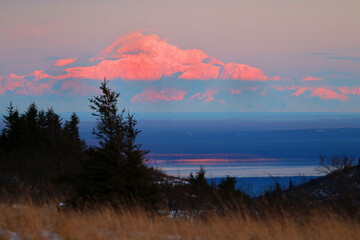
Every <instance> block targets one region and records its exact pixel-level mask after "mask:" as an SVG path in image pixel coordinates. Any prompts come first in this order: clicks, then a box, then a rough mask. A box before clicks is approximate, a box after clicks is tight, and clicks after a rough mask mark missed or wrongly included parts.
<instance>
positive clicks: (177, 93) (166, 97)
mask: <svg viewBox="0 0 360 240" xmlns="http://www.w3.org/2000/svg"><path fill="white" fill-rule="evenodd" d="M186 93H187V91H184V90H179V89H163V90H157V89H146V90H144V91H143V92H141V93H138V94H136V95H135V96H134V97H133V98H132V99H131V102H163V101H165V102H169V101H180V100H183V98H184V96H185V94H186Z"/></svg>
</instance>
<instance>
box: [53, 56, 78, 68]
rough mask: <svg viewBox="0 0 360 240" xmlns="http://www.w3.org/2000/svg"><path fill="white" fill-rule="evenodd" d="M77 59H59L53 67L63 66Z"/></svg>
mask: <svg viewBox="0 0 360 240" xmlns="http://www.w3.org/2000/svg"><path fill="white" fill-rule="evenodd" d="M76 59H77V58H68V59H59V60H57V61H56V63H54V66H65V65H68V64H70V63H73V62H75V61H76Z"/></svg>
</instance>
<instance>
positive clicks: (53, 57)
mask: <svg viewBox="0 0 360 240" xmlns="http://www.w3.org/2000/svg"><path fill="white" fill-rule="evenodd" d="M58 59H60V57H57V56H49V57H47V58H45V60H58Z"/></svg>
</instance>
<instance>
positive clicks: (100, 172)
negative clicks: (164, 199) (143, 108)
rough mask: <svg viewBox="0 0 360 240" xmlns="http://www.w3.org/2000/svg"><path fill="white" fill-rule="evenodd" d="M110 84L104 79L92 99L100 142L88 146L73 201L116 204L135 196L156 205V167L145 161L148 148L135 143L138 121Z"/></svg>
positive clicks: (143, 201) (134, 198)
mask: <svg viewBox="0 0 360 240" xmlns="http://www.w3.org/2000/svg"><path fill="white" fill-rule="evenodd" d="M107 85H108V81H106V80H104V82H102V84H101V87H100V89H101V90H102V95H99V96H95V97H94V98H91V99H89V101H90V108H91V109H92V110H93V111H94V113H93V115H94V116H96V117H97V121H98V122H97V125H96V128H95V129H94V130H93V134H94V135H96V136H97V138H98V139H99V144H100V146H99V147H95V148H90V149H89V150H88V157H87V158H86V159H85V160H84V161H83V163H82V167H81V168H82V171H81V174H80V175H79V178H78V181H77V182H78V185H77V186H76V190H77V196H76V198H75V199H74V202H77V203H79V202H82V204H90V205H94V204H102V203H110V204H112V205H113V206H114V207H117V206H118V203H120V202H122V203H131V202H133V200H134V201H136V202H137V203H139V204H143V205H144V206H148V207H149V206H154V205H153V204H154V202H155V196H156V192H157V188H156V186H155V184H154V178H153V174H154V171H153V169H151V168H148V167H147V166H146V165H145V164H144V160H145V155H146V153H147V151H144V150H142V149H141V146H140V145H138V144H136V143H135V140H136V137H137V135H138V134H139V133H140V131H139V130H138V129H136V123H137V122H136V120H135V118H134V115H132V114H130V113H129V114H128V115H127V116H126V117H124V114H125V109H122V110H121V111H119V110H118V107H117V101H118V98H119V96H120V94H119V93H116V92H115V91H112V90H111V89H110V88H109V87H108V86H107ZM78 206H79V205H78Z"/></svg>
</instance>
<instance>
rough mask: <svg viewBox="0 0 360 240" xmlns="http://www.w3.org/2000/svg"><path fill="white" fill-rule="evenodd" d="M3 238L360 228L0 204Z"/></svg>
mask: <svg viewBox="0 0 360 240" xmlns="http://www.w3.org/2000/svg"><path fill="white" fill-rule="evenodd" d="M0 229H1V230H0V239H254V240H255V239H277V240H279V239H359V238H360V224H359V222H358V221H356V220H351V219H350V218H346V217H341V216H339V215H337V214H335V213H332V212H325V211H314V212H313V213H312V214H308V215H306V216H302V217H294V216H292V215H290V214H287V213H284V214H283V216H280V215H279V216H273V217H270V218H267V219H255V218H253V217H250V216H249V215H248V214H243V215H242V216H240V215H238V214H228V215H226V216H217V215H212V216H207V217H206V218H188V219H171V218H168V217H166V216H159V215H157V214H149V213H146V212H145V211H141V210H134V211H122V212H115V211H114V210H112V209H111V208H103V209H101V210H97V211H92V212H88V213H84V212H75V211H72V210H68V211H60V212H59V211H57V208H56V207H49V206H42V207H39V206H34V205H32V204H24V205H20V206H19V205H16V206H15V207H14V205H12V206H9V205H8V206H7V205H1V206H0Z"/></svg>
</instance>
